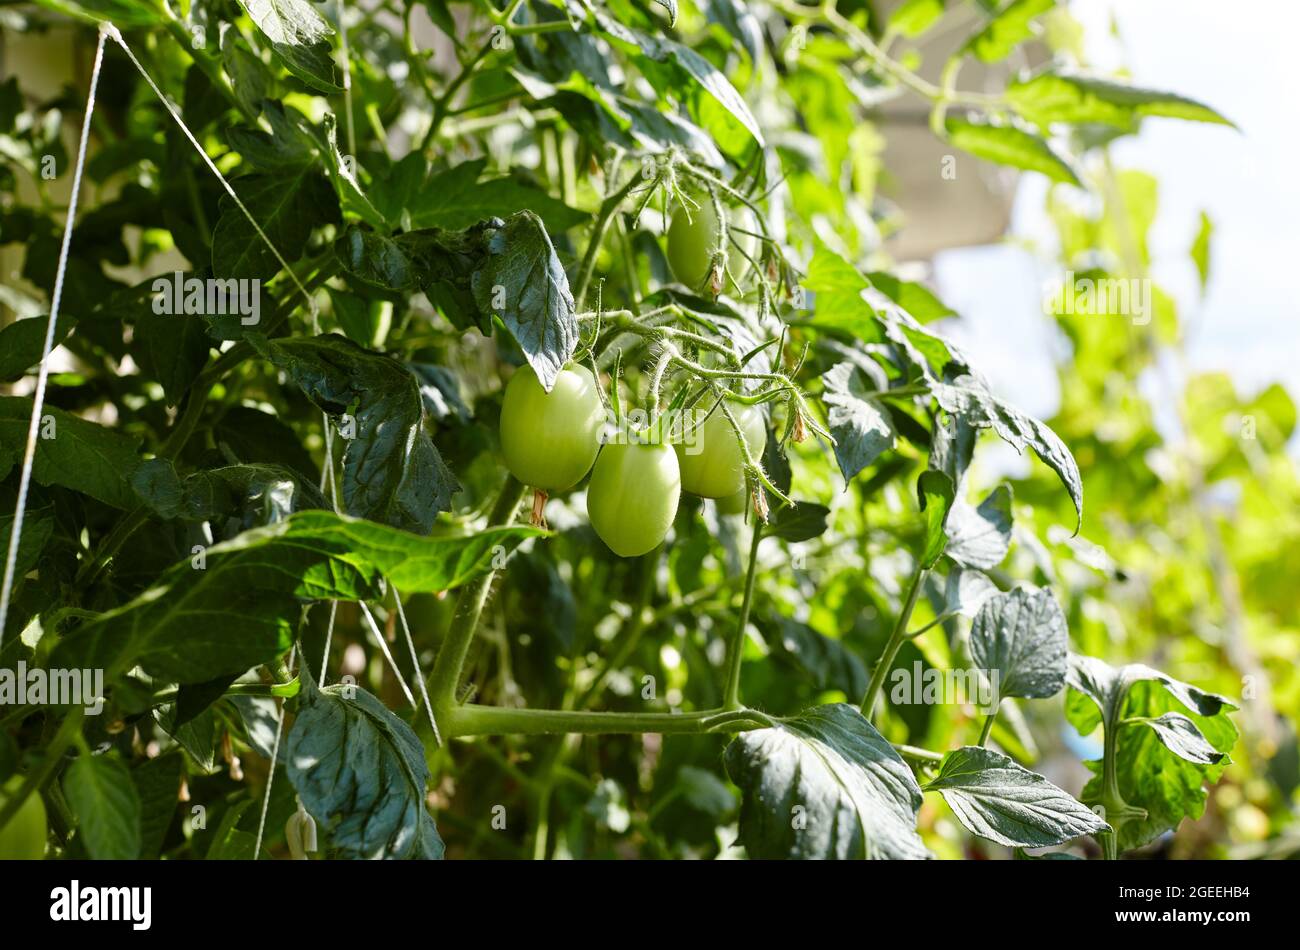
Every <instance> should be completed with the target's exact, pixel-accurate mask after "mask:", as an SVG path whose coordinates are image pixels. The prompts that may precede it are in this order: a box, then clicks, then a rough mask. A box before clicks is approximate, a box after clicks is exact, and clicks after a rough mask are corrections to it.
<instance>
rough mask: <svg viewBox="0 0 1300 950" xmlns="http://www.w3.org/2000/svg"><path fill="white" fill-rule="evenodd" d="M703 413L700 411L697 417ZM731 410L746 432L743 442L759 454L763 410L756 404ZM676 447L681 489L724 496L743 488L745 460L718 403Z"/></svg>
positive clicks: (764, 427) (764, 435)
mask: <svg viewBox="0 0 1300 950" xmlns="http://www.w3.org/2000/svg"><path fill="white" fill-rule="evenodd" d="M704 412H705V411H704V410H700V411H699V412H698V414H697V418H698V417H699V416H703V415H704ZM731 413H732V415H734V416H735V417H736V422H738V423H739V424H740V431H741V432H743V433H745V444H746V445H747V446H749V452H750V454H751V455H753V456H755V457H757V456H759V455H761V454H762V452H763V445H764V443H765V442H766V440H767V424H766V423H765V422H764V421H763V413H762V412H761V411H760V410H759V409H758V408H757V407H755V406H739V407H737V408H734V409H732V410H731ZM676 449H677V461H678V463H679V464H680V467H681V470H682V488H683V489H685V490H686V491H688V492H690V493H691V494H693V495H700V496H701V497H703V498H726V497H727V496H729V495H734V494H736V492H743V491H744V490H745V459H744V457H743V456H742V455H741V454H740V446H739V445H737V444H736V433H735V432H734V431H733V430H732V428H731V423H730V422H728V421H727V417H726V416H724V415H723V414H722V407H721V406H719V407H718V408H717V409H716V410H714V412H713V415H711V416H709V417H708V418H707V419H705V420H704V424H703V425H699V426H697V427H696V428H695V429H694V431H693V432H692V433H691V434H690V436H688V437H687V439H686V442H685V443H684V444H679V445H677V446H676Z"/></svg>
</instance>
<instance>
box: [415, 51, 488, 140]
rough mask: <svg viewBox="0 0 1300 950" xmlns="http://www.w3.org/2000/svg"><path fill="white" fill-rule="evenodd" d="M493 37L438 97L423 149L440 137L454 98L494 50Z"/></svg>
mask: <svg viewBox="0 0 1300 950" xmlns="http://www.w3.org/2000/svg"><path fill="white" fill-rule="evenodd" d="M492 39H493V38H492V37H488V40H487V42H486V43H484V44H483V45H482V47H480V48H479V51H478V52H477V53H476V54H475V55H474V58H473V59H472V60H470V61H469V62H468V63H467V64H465V67H464V68H463V69H462V70H461V71H460V72H459V73H457V75H456V78H455V79H453V80H452V81H451V82H449V83H448V84H447V88H446V89H444V90H443V92H442V95H441V96H440V97H439V98H438V103H437V105H435V106H434V107H433V118H432V119H430V121H429V130H428V131H427V132H425V133H424V140H423V141H422V142H421V143H420V150H421V151H426V152H427V151H428V150H429V149H430V148H431V147H432V146H433V143H434V141H435V140H436V139H437V138H438V131H439V130H440V129H441V128H442V123H443V121H444V120H445V119H446V118H447V116H448V115H450V114H451V112H450V109H451V100H452V98H453V97H454V96H455V95H456V92H457V90H459V89H460V87H461V86H463V85H464V84H465V82H466V81H467V80H468V79H469V77H470V76H472V75H474V72H475V70H477V69H478V67H479V64H480V63H482V62H483V60H484V59H485V58H486V57H487V55H488V54H489V53H491V52H492Z"/></svg>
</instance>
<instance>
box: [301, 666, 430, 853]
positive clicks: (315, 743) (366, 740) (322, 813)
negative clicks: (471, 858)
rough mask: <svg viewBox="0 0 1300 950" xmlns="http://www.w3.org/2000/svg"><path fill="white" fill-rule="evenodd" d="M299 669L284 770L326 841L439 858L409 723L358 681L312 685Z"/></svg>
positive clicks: (356, 849) (342, 847)
mask: <svg viewBox="0 0 1300 950" xmlns="http://www.w3.org/2000/svg"><path fill="white" fill-rule="evenodd" d="M302 676H303V688H302V693H301V694H300V698H299V706H298V715H297V717H296V718H295V719H294V723H293V728H292V729H291V730H289V735H288V736H287V738H286V745H287V749H286V771H287V773H288V775H289V781H290V782H292V783H293V787H294V788H295V789H297V791H298V796H299V797H300V798H301V799H302V803H303V806H304V807H305V808H306V809H307V811H308V812H310V813H311V815H312V817H313V818H315V819H316V820H317V822H319V823H320V830H321V832H322V833H323V834H325V835H327V836H328V838H329V842H330V844H331V845H332V846H333V847H334V848H337V849H338V850H339V851H340V852H342V854H343V855H344V856H345V857H349V858H367V859H370V858H387V859H400V858H420V859H433V860H436V859H439V858H441V857H442V856H443V850H444V849H443V844H442V839H441V838H440V837H439V836H438V829H437V828H436V827H435V825H434V823H433V818H432V816H430V815H429V812H428V810H427V808H426V807H425V804H424V799H425V787H426V785H427V784H428V781H429V767H428V765H426V764H425V758H424V747H423V746H422V745H421V744H420V740H419V739H418V738H416V735H415V733H414V732H413V731H412V730H411V727H410V726H408V725H407V724H406V723H404V722H403V721H402V720H400V719H398V718H397V717H396V716H394V715H393V714H392V713H391V712H390V711H389V710H388V709H387V708H386V707H385V706H384V704H383V703H381V702H380V701H379V700H377V699H375V697H373V696H371V695H370V694H369V693H367V692H366V691H365V690H363V689H360V688H359V687H356V686H344V685H339V686H327V687H325V688H324V689H317V688H316V685H315V683H314V682H313V681H312V679H311V674H310V673H308V672H306V670H305V669H304V671H303V673H302Z"/></svg>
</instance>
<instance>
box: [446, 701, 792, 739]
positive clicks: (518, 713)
mask: <svg viewBox="0 0 1300 950" xmlns="http://www.w3.org/2000/svg"><path fill="white" fill-rule="evenodd" d="M438 723H439V726H440V727H441V728H442V733H443V735H444V736H497V735H519V736H536V735H575V734H577V735H589V736H590V735H629V734H639V733H659V734H663V735H683V734H700V733H706V732H743V731H745V730H748V729H762V728H765V727H767V726H770V725H771V722H770V720H768V718H767V717H766V716H764V715H763V714H762V713H759V712H755V711H754V710H750V709H721V708H720V709H706V710H702V711H700V712H689V713H631V712H588V711H585V710H575V709H514V708H509V707H505V706H480V705H477V704H474V703H467V704H465V705H463V706H455V707H451V708H448V709H446V710H444V712H443V713H442V715H441V716H440V717H439V719H438Z"/></svg>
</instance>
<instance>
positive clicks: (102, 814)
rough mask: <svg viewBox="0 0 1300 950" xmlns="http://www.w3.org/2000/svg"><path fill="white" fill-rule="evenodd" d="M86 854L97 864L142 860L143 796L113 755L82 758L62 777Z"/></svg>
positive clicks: (125, 769) (124, 767)
mask: <svg viewBox="0 0 1300 950" xmlns="http://www.w3.org/2000/svg"><path fill="white" fill-rule="evenodd" d="M63 793H64V795H65V796H67V800H68V805H69V806H70V807H71V809H72V813H73V814H74V815H75V816H76V818H77V832H78V834H79V836H80V838H81V843H82V845H83V846H84V847H85V849H86V853H87V854H89V855H90V857H91V858H92V859H94V860H97V861H133V860H135V859H136V858H138V857H139V856H140V795H139V793H138V792H137V791H136V788H135V785H134V784H133V783H132V781H131V773H130V771H129V770H128V769H127V767H126V766H125V765H123V764H122V763H121V762H120V761H119V760H118V759H117V758H116V757H114V756H111V755H81V756H78V757H77V759H76V760H75V761H74V762H73V763H72V764H71V765H70V766H68V771H67V772H66V773H65V774H64V776H63Z"/></svg>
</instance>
